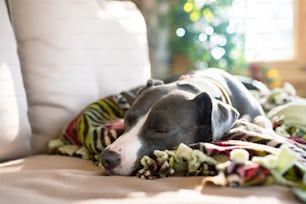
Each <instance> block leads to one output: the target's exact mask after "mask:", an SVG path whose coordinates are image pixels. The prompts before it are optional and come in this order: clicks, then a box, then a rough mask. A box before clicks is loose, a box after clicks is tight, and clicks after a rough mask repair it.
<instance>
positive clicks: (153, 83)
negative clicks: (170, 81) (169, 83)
mask: <svg viewBox="0 0 306 204" xmlns="http://www.w3.org/2000/svg"><path fill="white" fill-rule="evenodd" d="M162 84H164V81H162V80H159V79H149V80H148V81H147V84H146V85H145V86H144V87H142V88H140V89H139V90H138V92H137V94H138V95H139V94H141V93H142V92H143V91H144V90H146V89H148V88H151V87H154V86H158V85H162Z"/></svg>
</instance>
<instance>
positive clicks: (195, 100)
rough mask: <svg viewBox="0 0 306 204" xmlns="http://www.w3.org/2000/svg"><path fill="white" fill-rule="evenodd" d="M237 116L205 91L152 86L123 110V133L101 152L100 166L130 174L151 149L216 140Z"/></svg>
mask: <svg viewBox="0 0 306 204" xmlns="http://www.w3.org/2000/svg"><path fill="white" fill-rule="evenodd" d="M237 118H238V112H237V111H236V110H235V109H233V108H232V107H231V106H229V105H227V104H224V103H222V102H220V101H218V100H216V99H214V98H212V97H211V96H210V95H209V94H207V93H205V92H201V93H198V94H195V93H194V92H193V91H191V92H190V91H186V89H185V88H183V89H182V88H179V85H178V84H176V83H172V84H158V86H154V85H152V86H150V87H147V88H146V89H144V90H143V91H142V92H141V93H140V95H139V97H138V98H137V100H136V101H135V103H134V104H133V105H132V107H131V108H130V110H129V111H128V112H127V113H126V117H125V133H124V134H123V135H122V136H121V137H119V138H118V139H117V140H116V141H115V142H114V143H113V144H111V145H109V146H108V147H107V148H106V149H105V150H104V151H103V152H102V154H101V158H102V165H103V166H104V169H105V171H106V172H107V173H108V174H110V175H132V174H134V173H135V171H136V170H138V169H139V168H140V159H141V158H142V157H143V156H144V155H148V154H151V153H152V152H153V150H157V149H158V150H165V149H170V148H173V147H176V146H177V145H179V144H180V143H185V144H191V143H195V142H200V141H201V142H211V141H216V140H219V139H220V138H221V137H222V135H223V133H224V132H226V131H227V130H229V129H230V128H231V127H232V125H233V124H234V122H235V121H236V119H237Z"/></svg>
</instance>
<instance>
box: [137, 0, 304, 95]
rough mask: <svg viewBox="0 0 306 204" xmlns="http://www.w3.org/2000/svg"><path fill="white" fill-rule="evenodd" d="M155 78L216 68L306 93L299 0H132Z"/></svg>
mask: <svg viewBox="0 0 306 204" xmlns="http://www.w3.org/2000/svg"><path fill="white" fill-rule="evenodd" d="M133 1H134V2H135V3H136V5H137V6H138V7H139V9H140V10H141V11H142V13H143V15H144V17H145V20H146V23H147V29H148V38H149V47H150V59H151V63H152V75H153V77H156V78H161V79H164V78H167V77H168V76H171V75H175V74H180V73H185V72H188V71H190V70H197V69H205V68H207V67H218V68H221V69H224V70H227V71H229V72H231V73H233V74H241V75H246V76H251V77H253V78H255V79H258V80H261V81H263V82H265V83H266V84H267V85H269V87H270V88H274V87H279V86H281V85H282V84H283V82H284V81H288V82H290V83H291V84H293V85H294V86H295V88H296V89H297V92H298V94H299V95H301V96H306V74H305V73H306V51H304V50H305V47H306V25H305V23H306V21H305V20H306V1H305V0H145V1H143V0H133Z"/></svg>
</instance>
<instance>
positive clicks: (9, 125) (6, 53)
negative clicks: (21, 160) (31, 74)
mask: <svg viewBox="0 0 306 204" xmlns="http://www.w3.org/2000/svg"><path fill="white" fill-rule="evenodd" d="M0 36H1V37H0V161H1V160H6V159H11V158H14V157H18V156H23V155H26V154H29V153H30V151H31V148H30V136H31V129H30V125H29V120H28V116H27V101H26V96H25V91H24V86H23V81H22V77H21V72H20V63H19V60H18V56H17V46H16V41H15V37H14V33H13V30H12V27H11V25H10V22H9V18H8V13H7V9H6V5H5V1H4V0H0Z"/></svg>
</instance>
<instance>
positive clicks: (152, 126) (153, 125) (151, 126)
mask: <svg viewBox="0 0 306 204" xmlns="http://www.w3.org/2000/svg"><path fill="white" fill-rule="evenodd" d="M147 130H148V131H150V132H153V133H160V134H161V133H168V132H170V131H171V127H170V125H169V124H168V122H167V120H166V119H165V118H163V117H156V118H154V119H152V120H149V121H148V123H147Z"/></svg>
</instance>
